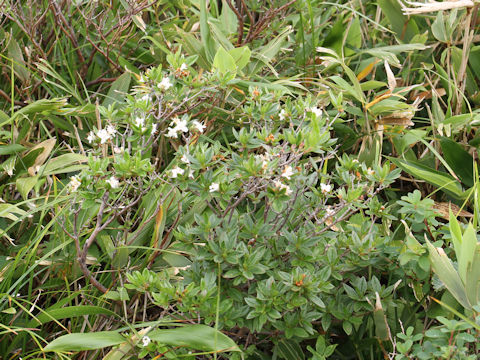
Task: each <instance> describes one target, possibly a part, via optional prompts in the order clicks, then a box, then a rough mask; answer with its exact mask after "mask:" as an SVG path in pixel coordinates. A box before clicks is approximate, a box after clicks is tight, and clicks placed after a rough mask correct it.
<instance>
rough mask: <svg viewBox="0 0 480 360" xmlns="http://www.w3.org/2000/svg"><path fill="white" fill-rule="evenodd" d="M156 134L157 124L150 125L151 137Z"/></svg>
mask: <svg viewBox="0 0 480 360" xmlns="http://www.w3.org/2000/svg"><path fill="white" fill-rule="evenodd" d="M156 132H157V124H153V125H152V135H153V134H155V133H156Z"/></svg>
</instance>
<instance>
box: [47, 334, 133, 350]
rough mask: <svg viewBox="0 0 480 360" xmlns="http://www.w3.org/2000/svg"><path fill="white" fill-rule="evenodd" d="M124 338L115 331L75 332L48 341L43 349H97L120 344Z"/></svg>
mask: <svg viewBox="0 0 480 360" xmlns="http://www.w3.org/2000/svg"><path fill="white" fill-rule="evenodd" d="M124 341H125V338H124V337H123V336H122V335H120V334H119V333H118V332H115V331H98V332H92V333H75V334H68V335H63V336H60V337H58V338H56V339H55V340H53V341H52V342H51V343H49V344H48V345H47V346H46V347H45V348H44V350H45V351H85V350H97V349H103V348H106V347H110V346H115V345H118V344H121V343H122V342H124Z"/></svg>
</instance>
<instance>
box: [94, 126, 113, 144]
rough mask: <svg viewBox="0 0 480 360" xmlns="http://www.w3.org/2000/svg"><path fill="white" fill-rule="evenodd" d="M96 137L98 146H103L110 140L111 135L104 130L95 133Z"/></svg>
mask: <svg viewBox="0 0 480 360" xmlns="http://www.w3.org/2000/svg"><path fill="white" fill-rule="evenodd" d="M97 136H98V137H99V139H100V144H105V143H106V142H107V141H108V140H110V139H111V138H112V135H110V133H109V132H108V131H107V130H105V129H102V130H99V131H98V132H97Z"/></svg>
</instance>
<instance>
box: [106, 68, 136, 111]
mask: <svg viewBox="0 0 480 360" xmlns="http://www.w3.org/2000/svg"><path fill="white" fill-rule="evenodd" d="M131 79H132V77H131V75H130V73H128V72H125V73H123V74H122V75H120V76H119V77H118V79H117V80H115V81H114V82H113V83H112V86H110V89H109V90H108V94H107V97H106V98H105V100H103V103H102V106H105V107H108V106H109V105H111V104H113V103H115V102H122V100H123V99H124V98H125V94H126V93H127V92H128V89H129V88H130V81H131Z"/></svg>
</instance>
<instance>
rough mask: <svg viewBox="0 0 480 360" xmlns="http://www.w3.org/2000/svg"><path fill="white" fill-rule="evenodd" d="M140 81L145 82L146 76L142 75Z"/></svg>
mask: <svg viewBox="0 0 480 360" xmlns="http://www.w3.org/2000/svg"><path fill="white" fill-rule="evenodd" d="M138 81H139V82H141V83H144V82H145V78H144V77H143V75H141V76H140V80H138Z"/></svg>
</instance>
